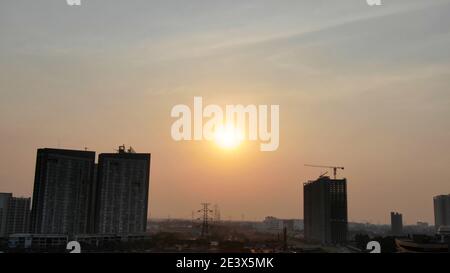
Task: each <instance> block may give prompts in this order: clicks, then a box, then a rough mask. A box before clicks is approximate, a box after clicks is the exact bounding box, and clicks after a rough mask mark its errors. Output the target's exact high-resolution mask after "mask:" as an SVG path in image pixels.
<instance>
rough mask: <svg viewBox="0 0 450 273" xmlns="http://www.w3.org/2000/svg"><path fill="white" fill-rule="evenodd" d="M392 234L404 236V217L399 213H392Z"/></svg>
mask: <svg viewBox="0 0 450 273" xmlns="http://www.w3.org/2000/svg"><path fill="white" fill-rule="evenodd" d="M391 234H392V235H395V236H400V235H402V234H403V215H402V214H401V213H398V212H391Z"/></svg>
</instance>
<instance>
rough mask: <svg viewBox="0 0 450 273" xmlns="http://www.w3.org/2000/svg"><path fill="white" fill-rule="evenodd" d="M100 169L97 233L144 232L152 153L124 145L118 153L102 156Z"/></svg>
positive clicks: (99, 163) (96, 220)
mask: <svg viewBox="0 0 450 273" xmlns="http://www.w3.org/2000/svg"><path fill="white" fill-rule="evenodd" d="M97 172H98V173H97V176H98V178H97V187H96V190H95V191H96V197H95V199H96V205H95V207H96V208H95V232H96V233H102V234H131V233H142V232H145V231H146V226H147V210H148V190H149V175H150V154H144V153H135V152H134V151H133V150H132V149H131V148H130V149H129V150H125V147H124V146H121V147H120V148H119V151H118V153H109V154H100V155H99V161H98V170H97Z"/></svg>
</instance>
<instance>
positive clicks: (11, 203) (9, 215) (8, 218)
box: [0, 193, 31, 237]
mask: <svg viewBox="0 0 450 273" xmlns="http://www.w3.org/2000/svg"><path fill="white" fill-rule="evenodd" d="M30 203H31V198H23V197H13V196H12V194H11V193H0V237H6V236H8V235H9V234H15V233H27V232H29V228H30Z"/></svg>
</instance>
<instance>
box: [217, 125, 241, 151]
mask: <svg viewBox="0 0 450 273" xmlns="http://www.w3.org/2000/svg"><path fill="white" fill-rule="evenodd" d="M243 139H244V134H243V132H241V131H240V130H239V129H237V128H235V126H234V125H233V124H227V125H226V126H223V125H222V126H220V127H218V128H217V129H216V131H215V134H214V141H215V142H216V144H217V145H218V146H220V147H221V148H224V149H234V148H236V147H238V146H239V145H240V144H241V142H242V140H243Z"/></svg>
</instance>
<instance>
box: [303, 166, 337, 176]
mask: <svg viewBox="0 0 450 273" xmlns="http://www.w3.org/2000/svg"><path fill="white" fill-rule="evenodd" d="M305 166H306V167H313V168H326V169H333V176H334V179H336V175H337V170H338V169H339V170H343V169H344V167H337V166H321V165H311V164H305Z"/></svg>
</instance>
